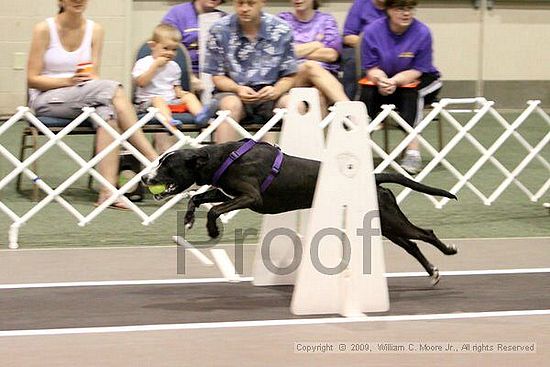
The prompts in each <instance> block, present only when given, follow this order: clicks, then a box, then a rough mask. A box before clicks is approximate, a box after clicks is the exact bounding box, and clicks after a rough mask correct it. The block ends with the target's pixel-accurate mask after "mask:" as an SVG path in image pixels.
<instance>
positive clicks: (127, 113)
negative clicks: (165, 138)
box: [113, 88, 158, 161]
mask: <svg viewBox="0 0 550 367" xmlns="http://www.w3.org/2000/svg"><path fill="white" fill-rule="evenodd" d="M113 106H114V107H115V110H116V113H117V116H118V125H119V126H120V128H121V129H122V130H127V129H129V128H130V127H132V126H133V125H134V124H135V123H136V121H137V115H136V111H135V110H134V106H133V105H132V104H131V103H130V100H129V99H128V97H127V96H126V93H124V90H123V89H122V88H118V89H117V91H116V92H115V96H114V97H113ZM129 140H130V143H132V145H133V146H135V147H136V148H137V149H138V150H139V151H140V152H141V153H142V154H143V155H144V156H145V157H146V158H147V159H149V160H150V161H152V160H155V159H156V158H157V157H158V154H157V152H156V151H155V149H153V146H152V145H151V143H150V142H149V140H147V138H146V137H145V134H144V133H143V131H141V129H139V130H137V131H136V132H135V133H134V134H133V135H132V136H131V137H130V139H129Z"/></svg>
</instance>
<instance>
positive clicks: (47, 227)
mask: <svg viewBox="0 0 550 367" xmlns="http://www.w3.org/2000/svg"><path fill="white" fill-rule="evenodd" d="M516 116H517V115H514V114H509V115H505V117H506V118H507V119H508V121H511V120H512V119H513V118H514V117H516ZM467 118H468V116H467V115H463V116H462V117H461V120H462V121H465V120H467ZM444 127H445V132H446V136H445V139H446V141H449V140H450V139H451V138H452V136H453V135H454V133H453V132H454V129H452V127H450V125H448V124H447V123H444ZM435 130H436V129H435V126H430V127H429V128H428V130H427V131H426V132H425V134H424V137H426V138H427V139H428V140H429V141H430V142H431V143H432V144H433V145H434V146H436V145H437V144H436V138H435ZM502 132H503V129H502V127H501V126H500V125H499V124H498V123H497V122H496V121H495V120H494V119H492V118H490V117H487V118H485V119H484V120H483V121H482V122H481V123H480V124H478V126H477V127H476V128H474V129H473V130H472V134H473V135H474V136H475V137H476V138H477V139H478V140H479V141H480V142H481V143H482V144H483V145H484V146H486V147H489V146H490V145H491V144H492V143H493V142H494V141H495V140H496V139H497V138H498V136H500V135H501V134H502ZM519 132H520V133H521V134H522V135H523V136H524V137H525V139H526V140H527V141H528V142H529V143H530V144H531V145H535V144H537V143H538V142H539V141H540V140H541V139H542V138H543V137H544V136H545V135H546V134H549V127H548V124H547V123H546V122H545V121H544V120H542V119H541V118H540V117H539V116H536V115H532V116H531V117H530V118H529V119H528V120H527V121H526V122H525V123H524V124H523V125H522V127H521V128H520V130H519ZM20 134H21V126H20V125H18V126H16V127H13V128H11V129H9V130H8V132H7V133H5V134H4V135H2V136H0V144H2V145H3V146H5V147H6V148H7V149H8V150H9V151H10V152H12V153H13V154H14V155H18V152H19V147H20ZM401 138H402V133H400V132H399V131H392V132H391V142H392V144H394V145H395V144H397V143H398V141H399V140H400V139H401ZM374 139H375V140H376V141H377V142H379V143H381V140H382V132H376V133H375V135H374ZM43 141H45V138H42V142H43ZM65 141H66V142H67V143H68V144H69V145H70V146H71V147H73V148H74V149H75V150H77V152H79V153H80V154H81V155H82V156H83V157H84V158H85V159H88V158H89V157H90V153H91V145H92V137H90V136H70V137H68V138H67V139H65ZM526 155H527V152H526V150H525V149H524V148H523V147H522V146H521V145H520V144H519V143H518V142H517V140H515V139H514V138H513V137H512V138H510V139H509V140H508V141H507V143H506V144H505V145H504V146H503V147H501V148H500V149H499V150H498V151H497V152H496V154H495V157H496V158H497V159H498V160H499V161H500V162H501V163H502V164H503V165H504V166H505V167H506V168H507V169H509V170H513V169H514V168H515V167H516V166H517V165H518V164H519V163H520V162H521V160H522V159H524V158H525V156H526ZM541 155H542V156H544V157H545V159H546V160H548V161H550V147H548V146H547V147H546V148H545V149H543V151H542V152H541ZM423 156H424V162H425V163H427V162H428V161H429V154H428V153H427V152H426V151H424V153H423ZM480 156H481V154H480V153H479V152H478V151H477V150H476V149H475V148H474V147H473V146H472V144H470V143H469V142H467V141H466V140H462V142H461V143H459V144H458V145H457V147H455V149H453V150H452V152H451V153H450V154H449V156H448V160H449V161H450V162H451V163H452V164H453V165H454V166H455V167H456V168H457V169H458V170H459V171H460V172H462V173H465V172H466V171H467V170H468V169H469V168H470V167H471V166H472V165H473V164H474V163H475V162H476V161H477V160H478V159H479V157H480ZM12 169H13V166H12V165H11V164H10V163H9V162H8V161H7V160H6V159H5V158H4V157H1V156H0V177H4V176H6V175H7V174H8V173H9V172H10V171H11V170H12ZM77 169H78V166H77V165H76V164H75V163H74V162H73V161H72V160H71V159H70V158H68V157H67V156H66V155H65V154H64V153H63V152H62V151H61V150H60V149H58V148H53V149H52V150H51V151H50V152H48V153H47V154H46V155H45V156H43V157H42V158H41V159H40V160H39V174H40V176H41V177H42V178H43V179H44V181H45V182H47V183H48V184H50V185H51V186H53V187H56V186H57V185H59V184H60V183H61V182H63V181H64V180H65V178H67V177H68V176H69V175H71V174H72V173H73V172H75V171H76V170H77ZM503 179H504V177H503V175H502V174H501V173H500V172H499V171H498V170H497V169H496V168H495V167H494V166H493V165H492V164H491V163H489V162H488V163H486V164H485V165H484V166H483V168H482V170H481V171H480V172H478V173H477V174H476V175H475V176H474V178H473V179H472V183H473V184H474V185H475V186H476V187H478V188H479V189H480V190H481V191H482V192H483V193H485V195H486V196H489V194H490V193H491V192H493V191H494V190H495V188H496V187H497V186H498V185H499V184H500V183H501V182H502V181H503ZM519 179H520V181H521V182H522V183H524V184H525V186H526V187H527V188H528V189H529V190H531V191H532V192H536V191H537V190H538V189H539V188H540V187H541V186H542V185H543V184H544V182H546V181H547V180H548V179H549V172H548V169H546V168H545V167H544V165H543V164H542V163H541V162H539V161H538V160H536V159H535V160H534V161H532V162H531V163H530V164H529V165H528V166H527V168H526V169H525V170H524V171H523V172H522V174H520V175H519ZM456 181H457V180H456V178H454V177H453V176H452V175H451V174H450V173H449V171H447V170H446V169H445V168H444V167H443V166H441V165H440V166H438V167H437V168H436V170H435V171H434V172H432V174H430V176H429V177H428V178H427V179H426V180H425V181H424V182H426V183H428V184H430V185H434V186H438V187H442V188H446V189H450V188H451V187H452V186H453V185H454V184H455V183H456ZM86 184H87V176H84V177H83V178H81V179H80V180H78V181H77V183H76V184H75V185H74V186H73V187H71V188H70V189H69V190H68V191H67V192H66V193H64V194H63V197H64V198H65V199H67V200H68V201H69V202H70V203H72V204H74V205H75V207H76V208H77V209H78V210H80V211H81V212H82V213H88V212H90V211H91V210H92V209H93V206H92V204H93V202H94V201H95V199H96V195H97V194H96V193H95V192H92V191H90V190H88V189H87V188H86ZM96 187H97V185H96ZM391 187H392V188H394V189H395V190H394V191H395V192H396V193H397V192H398V191H399V190H401V188H399V187H397V186H391ZM24 189H25V194H24V195H21V194H18V193H17V192H16V191H15V181H12V182H11V183H10V184H9V185H8V186H7V187H6V188H4V189H2V191H1V192H0V200H1V201H2V202H3V203H4V204H5V205H7V206H8V207H10V208H11V209H12V210H14V211H15V212H16V213H17V214H18V215H22V214H24V213H25V212H26V211H27V210H29V209H30V208H31V207H32V206H33V205H35V203H32V202H31V201H30V189H31V183H30V182H29V180H28V179H26V178H25V180H24ZM359 189H360V188H358V190H359ZM458 196H459V201H458V202H450V203H449V204H447V205H446V206H445V207H444V209H442V210H438V209H435V208H434V207H433V205H432V204H431V202H430V201H428V200H427V199H426V198H425V197H424V196H423V195H419V194H412V195H410V196H409V197H408V198H407V199H406V200H405V201H404V202H403V203H402V204H401V207H402V208H403V211H404V212H405V213H406V214H407V215H408V216H409V217H410V218H411V220H412V221H413V222H414V223H416V224H417V225H419V226H422V227H428V228H433V229H434V230H435V232H436V234H438V236H439V237H441V238H468V237H470V238H471V237H524V236H527V237H529V236H550V215H549V213H548V211H547V210H546V209H544V208H543V207H542V203H543V202H550V192H548V193H547V194H546V195H545V196H544V197H543V198H542V200H540V201H539V202H538V203H532V202H530V200H529V198H528V197H527V196H526V195H525V194H524V193H523V192H522V191H520V190H519V189H518V188H517V187H516V185H514V184H513V183H512V184H511V185H510V187H509V188H508V189H507V190H506V191H505V193H504V194H503V195H502V196H501V197H500V198H499V199H498V200H497V201H496V202H495V203H494V204H493V205H491V206H485V205H483V203H481V201H480V200H479V199H478V198H477V196H475V195H474V194H473V193H472V192H471V191H470V190H469V189H468V188H463V189H462V190H461V191H460V192H459V193H458ZM139 205H140V207H142V209H143V210H144V211H145V212H147V213H152V212H153V211H154V210H156V208H158V206H159V203H156V202H154V201H153V200H152V199H151V197H147V198H146V200H145V201H144V202H142V203H140V204H139ZM184 209H185V203H181V204H178V205H177V206H176V207H175V209H173V210H171V211H169V212H168V213H166V214H165V215H164V216H163V217H162V218H161V219H160V220H158V222H156V223H154V224H152V225H150V226H143V225H141V220H140V218H138V217H137V215H135V214H134V213H132V212H120V211H114V210H107V211H105V212H104V213H103V214H101V215H100V216H99V217H98V218H96V219H95V220H94V221H93V222H92V223H91V224H89V225H88V226H86V227H84V228H81V227H79V226H78V225H77V220H76V219H75V218H74V217H73V216H72V215H70V214H69V213H68V212H67V211H66V210H65V209H63V208H62V207H61V206H60V205H59V204H57V203H53V204H50V205H48V206H47V207H46V208H44V210H42V211H41V212H39V213H38V214H37V215H36V216H35V217H33V218H32V219H31V220H30V221H29V222H28V223H27V224H26V225H24V226H23V227H21V229H20V235H19V242H20V245H21V247H23V248H29V247H54V246H55V247H57V246H137V245H169V244H171V236H172V235H174V234H176V232H177V214H176V212H177V210H180V211H181V210H184ZM260 223H261V216H260V215H258V214H255V213H253V212H251V211H248V210H244V211H241V212H240V213H239V214H238V215H237V216H236V218H235V219H234V220H233V221H231V223H230V224H229V225H226V226H225V231H224V235H223V237H222V239H221V242H233V241H234V239H233V238H234V233H235V229H236V228H241V229H250V230H249V232H250V233H254V231H259V227H260ZM10 224H11V220H10V218H9V217H8V216H7V215H6V214H5V213H3V212H2V211H0V247H6V246H7V241H8V229H9V226H10ZM256 233H257V232H256ZM187 238H188V239H189V240H190V241H203V240H205V239H206V238H207V236H206V231H205V228H204V220H199V221H198V222H197V223H196V224H195V227H194V228H193V229H192V230H191V231H189V232H188V233H187ZM256 241H257V236H250V237H248V238H247V242H256Z"/></svg>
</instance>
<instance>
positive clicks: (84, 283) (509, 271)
mask: <svg viewBox="0 0 550 367" xmlns="http://www.w3.org/2000/svg"><path fill="white" fill-rule="evenodd" d="M534 273H550V268H526V269H494V270H450V271H442V272H440V275H442V276H443V275H444V276H465V275H505V274H534ZM427 276H428V274H427V273H425V272H400V273H386V277H387V278H408V277H427ZM252 280H253V278H252V277H242V278H240V279H239V281H240V282H251V281H252ZM201 283H229V281H228V280H227V279H226V278H184V279H144V280H100V281H80V282H56V283H20V284H17V283H12V284H0V290H2V289H26V288H57V287H98V286H124V285H163V284H167V285H169V284H201Z"/></svg>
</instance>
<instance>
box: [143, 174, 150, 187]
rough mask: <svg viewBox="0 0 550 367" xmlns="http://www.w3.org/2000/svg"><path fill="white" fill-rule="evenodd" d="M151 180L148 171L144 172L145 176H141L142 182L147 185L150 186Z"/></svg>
mask: <svg viewBox="0 0 550 367" xmlns="http://www.w3.org/2000/svg"><path fill="white" fill-rule="evenodd" d="M149 182H150V178H149V174H148V173H146V174H144V175H143V176H141V183H142V184H144V185H145V186H148V185H149Z"/></svg>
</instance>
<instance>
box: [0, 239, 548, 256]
mask: <svg viewBox="0 0 550 367" xmlns="http://www.w3.org/2000/svg"><path fill="white" fill-rule="evenodd" d="M441 240H442V241H443V242H452V241H477V242H479V241H497V240H499V241H506V240H514V241H519V240H549V242H548V244H550V237H548V236H536V237H493V238H489V237H487V238H475V237H465V238H443V239H441ZM384 241H388V240H384ZM243 245H244V246H258V244H257V243H245V244H243ZM217 246H231V247H232V246H233V244H231V243H221V244H219V245H217ZM159 248H176V246H174V245H159V246H146V245H143V246H101V247H44V248H20V249H16V250H12V249H7V248H0V252H29V251H73V250H124V249H149V250H154V249H159Z"/></svg>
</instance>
